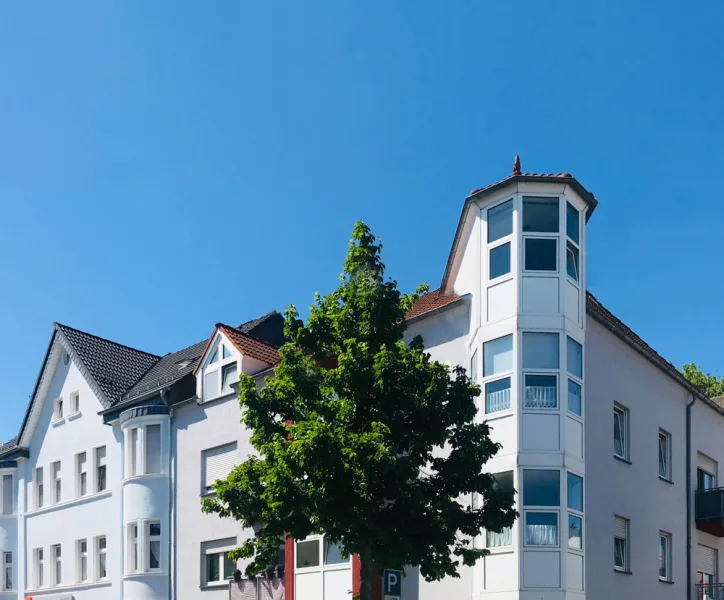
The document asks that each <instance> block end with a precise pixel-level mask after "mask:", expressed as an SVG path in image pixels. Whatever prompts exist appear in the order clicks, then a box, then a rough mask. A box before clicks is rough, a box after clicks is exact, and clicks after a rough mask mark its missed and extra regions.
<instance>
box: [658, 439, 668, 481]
mask: <svg viewBox="0 0 724 600" xmlns="http://www.w3.org/2000/svg"><path fill="white" fill-rule="evenodd" d="M659 475H660V476H661V477H664V478H668V476H669V436H668V435H666V434H665V433H660V434H659Z"/></svg>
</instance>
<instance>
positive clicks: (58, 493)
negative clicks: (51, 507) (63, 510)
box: [50, 460, 63, 504]
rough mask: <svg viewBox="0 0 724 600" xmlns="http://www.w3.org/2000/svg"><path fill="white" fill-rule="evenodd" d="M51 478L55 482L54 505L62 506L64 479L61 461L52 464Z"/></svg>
mask: <svg viewBox="0 0 724 600" xmlns="http://www.w3.org/2000/svg"><path fill="white" fill-rule="evenodd" d="M56 465H57V467H58V468H57V470H56ZM50 477H51V478H52V480H53V490H52V491H53V504H60V503H61V502H62V501H63V479H62V465H61V463H60V461H59V460H56V461H55V462H52V463H50Z"/></svg>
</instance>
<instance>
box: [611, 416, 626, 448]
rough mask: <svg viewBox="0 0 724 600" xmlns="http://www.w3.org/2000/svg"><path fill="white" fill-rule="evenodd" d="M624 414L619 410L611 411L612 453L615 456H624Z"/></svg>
mask: <svg viewBox="0 0 724 600" xmlns="http://www.w3.org/2000/svg"><path fill="white" fill-rule="evenodd" d="M625 426H626V425H625V423H624V414H623V413H622V412H621V411H620V410H614V411H613V453H614V454H615V455H616V456H620V457H621V458H625V454H624V452H625V451H626V450H625V448H624V435H625V431H624V428H625Z"/></svg>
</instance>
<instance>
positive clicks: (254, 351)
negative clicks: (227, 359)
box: [216, 323, 279, 365]
mask: <svg viewBox="0 0 724 600" xmlns="http://www.w3.org/2000/svg"><path fill="white" fill-rule="evenodd" d="M216 327H218V328H219V330H220V331H222V332H223V333H224V335H225V336H226V337H227V338H229V340H230V341H231V343H232V344H234V346H236V349H237V350H238V351H239V352H241V353H242V354H244V355H245V356H251V357H252V358H256V359H257V360H260V361H262V362H265V363H267V364H269V365H275V364H277V363H278V362H279V352H278V349H277V348H276V347H275V346H272V345H271V344H267V343H266V342H262V341H261V340H260V339H257V338H255V337H252V336H250V335H247V334H245V333H242V332H241V331H239V330H238V329H236V328H235V327H231V326H230V325H224V324H223V323H217V324H216Z"/></svg>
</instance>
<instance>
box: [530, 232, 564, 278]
mask: <svg viewBox="0 0 724 600" xmlns="http://www.w3.org/2000/svg"><path fill="white" fill-rule="evenodd" d="M557 254H558V241H557V240H555V239H543V238H525V265H524V268H525V270H526V271H557V270H558V256H557Z"/></svg>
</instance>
